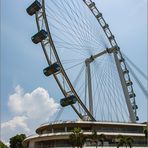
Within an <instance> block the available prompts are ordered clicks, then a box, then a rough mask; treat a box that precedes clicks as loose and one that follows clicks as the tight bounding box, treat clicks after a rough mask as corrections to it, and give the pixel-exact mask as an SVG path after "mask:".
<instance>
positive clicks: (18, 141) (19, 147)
mask: <svg viewBox="0 0 148 148" xmlns="http://www.w3.org/2000/svg"><path fill="white" fill-rule="evenodd" d="M25 138H26V135H25V134H20V135H16V136H14V137H11V138H10V148H25V147H24V146H23V144H22V142H23V140H24V139H25Z"/></svg>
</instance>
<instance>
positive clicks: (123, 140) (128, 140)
mask: <svg viewBox="0 0 148 148" xmlns="http://www.w3.org/2000/svg"><path fill="white" fill-rule="evenodd" d="M117 139H118V145H117V148H119V147H120V146H124V145H125V146H126V147H127V146H129V147H130V148H131V147H132V143H133V142H134V140H133V138H132V137H126V136H122V135H119V136H118V137H117Z"/></svg>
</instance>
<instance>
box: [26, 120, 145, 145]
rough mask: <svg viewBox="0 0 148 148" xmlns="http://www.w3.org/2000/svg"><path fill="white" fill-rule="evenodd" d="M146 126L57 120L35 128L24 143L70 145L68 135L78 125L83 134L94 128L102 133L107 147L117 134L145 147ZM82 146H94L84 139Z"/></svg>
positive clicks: (87, 133)
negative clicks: (34, 131) (33, 132)
mask: <svg viewBox="0 0 148 148" xmlns="http://www.w3.org/2000/svg"><path fill="white" fill-rule="evenodd" d="M146 126H147V124H146V123H142V124H140V123H115V122H92V121H58V122H51V123H46V124H42V125H41V126H40V127H39V128H37V129H36V135H33V136H29V137H27V138H26V139H25V141H24V143H25V144H26V145H28V148H49V147H72V146H71V141H70V139H69V135H70V134H72V130H73V129H74V128H75V127H80V128H81V129H82V131H83V134H84V135H91V134H92V131H94V130H95V131H96V132H97V135H100V134H104V135H105V137H106V139H105V141H104V146H107V147H115V146H116V145H117V141H116V140H115V139H116V137H117V136H119V135H123V136H128V137H132V138H133V140H134V142H133V144H132V145H133V146H134V147H146V146H147V140H146V137H145V134H144V132H143V129H144V127H146ZM99 145H100V143H99V142H98V146H99ZM84 147H94V143H93V142H89V141H86V142H85V144H84Z"/></svg>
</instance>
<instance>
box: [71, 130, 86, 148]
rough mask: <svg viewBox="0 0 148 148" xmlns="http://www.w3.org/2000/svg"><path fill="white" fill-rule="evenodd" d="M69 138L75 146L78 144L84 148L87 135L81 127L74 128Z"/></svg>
mask: <svg viewBox="0 0 148 148" xmlns="http://www.w3.org/2000/svg"><path fill="white" fill-rule="evenodd" d="M69 138H70V141H71V145H72V146H73V147H75V146H77V147H78V148H79V147H80V148H82V146H83V145H84V143H85V136H84V135H83V132H82V130H81V128H79V127H78V128H74V129H73V130H72V134H71V135H70V136H69Z"/></svg>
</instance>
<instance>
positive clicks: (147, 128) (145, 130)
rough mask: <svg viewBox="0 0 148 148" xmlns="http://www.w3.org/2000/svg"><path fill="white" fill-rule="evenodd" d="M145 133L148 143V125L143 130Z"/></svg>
mask: <svg viewBox="0 0 148 148" xmlns="http://www.w3.org/2000/svg"><path fill="white" fill-rule="evenodd" d="M143 133H144V134H145V139H146V141H147V139H148V136H147V133H148V125H147V126H145V127H144V128H143Z"/></svg>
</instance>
